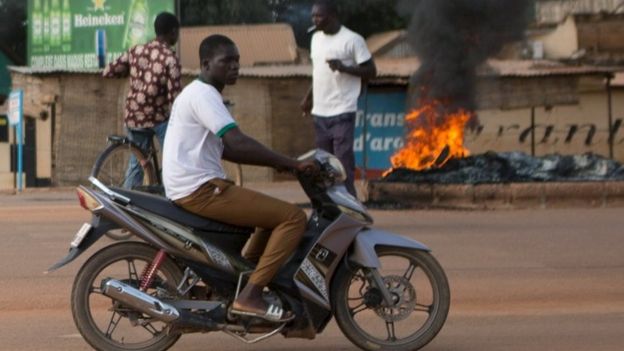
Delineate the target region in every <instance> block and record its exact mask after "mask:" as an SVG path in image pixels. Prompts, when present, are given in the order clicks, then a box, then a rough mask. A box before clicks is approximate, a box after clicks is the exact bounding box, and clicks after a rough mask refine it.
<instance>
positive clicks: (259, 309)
mask: <svg viewBox="0 0 624 351" xmlns="http://www.w3.org/2000/svg"><path fill="white" fill-rule="evenodd" d="M199 58H200V65H201V73H200V76H199V78H198V79H196V80H195V81H193V82H192V83H190V84H189V85H188V86H187V87H186V88H185V89H184V90H183V91H182V92H181V93H180V95H179V96H178V98H177V99H176V100H175V102H174V104H173V108H172V112H171V117H170V122H169V129H168V132H167V136H166V138H165V143H164V148H163V183H164V186H165V192H166V196H167V197H168V198H169V199H170V200H172V201H173V202H174V203H175V204H176V205H178V206H180V207H182V208H184V209H185V210H187V211H189V212H192V213H195V214H197V215H200V216H203V217H207V218H211V219H215V220H218V221H221V222H224V223H227V224H231V225H236V226H241V227H253V228H256V232H255V233H254V235H252V237H251V239H250V242H249V243H248V245H247V249H246V250H245V252H244V254H243V256H244V257H245V258H246V259H248V260H250V261H252V262H257V266H256V268H255V270H254V272H253V273H252V274H251V275H250V276H249V280H248V282H247V284H246V285H245V287H244V288H243V289H242V290H241V291H240V293H239V295H238V297H237V299H236V301H235V302H234V303H233V305H232V309H231V310H230V313H232V314H238V315H244V316H252V317H259V318H263V319H266V320H268V321H272V322H283V321H287V320H290V319H292V318H293V317H294V316H292V315H291V314H290V313H288V312H285V311H284V310H282V308H281V307H280V306H277V305H269V304H267V302H265V301H264V299H263V298H262V291H263V288H264V287H265V286H266V285H267V284H268V283H269V282H270V281H271V279H272V278H273V277H274V276H275V275H276V273H277V272H278V270H279V268H280V267H281V265H282V264H283V263H284V262H285V261H286V259H287V258H288V257H289V255H290V254H291V253H292V252H293V251H295V249H296V247H297V245H298V244H299V242H300V240H301V237H302V235H303V232H304V230H305V226H306V221H307V218H306V215H305V213H304V212H303V211H302V210H301V209H300V208H298V207H297V206H295V205H293V204H290V203H287V202H284V201H282V200H279V199H275V198H273V197H270V196H267V195H264V194H262V193H258V192H255V191H252V190H249V189H245V188H242V187H239V186H236V185H234V184H233V183H232V182H230V181H228V180H226V179H225V178H226V176H225V172H224V169H223V165H222V163H221V159H222V158H223V159H225V160H228V161H231V162H235V163H242V164H250V165H260V166H269V167H274V168H276V169H278V170H280V171H297V172H314V171H316V170H317V169H318V167H317V165H316V164H315V163H314V162H313V161H309V160H308V161H298V160H295V159H292V158H289V157H286V156H284V155H281V154H278V153H276V152H273V151H271V150H270V149H268V148H267V147H265V146H264V145H262V144H260V143H259V142H258V141H256V140H255V139H253V138H251V137H249V136H247V135H245V134H244V133H243V132H241V130H240V129H239V128H238V126H237V124H236V122H235V121H234V119H233V117H232V116H231V115H230V113H229V111H228V109H227V108H226V106H225V104H224V103H223V97H222V95H221V93H222V91H223V89H224V88H225V86H226V85H232V84H235V83H236V80H237V78H238V70H239V67H240V65H239V58H240V56H239V52H238V49H237V47H236V45H235V43H234V42H233V41H232V40H231V39H229V38H227V37H225V36H223V35H211V36H209V37H207V38H205V39H204V40H203V41H202V43H201V45H200V49H199Z"/></svg>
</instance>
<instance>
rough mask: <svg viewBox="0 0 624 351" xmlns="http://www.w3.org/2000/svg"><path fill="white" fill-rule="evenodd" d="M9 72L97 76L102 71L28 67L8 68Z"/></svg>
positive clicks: (95, 69) (94, 69)
mask: <svg viewBox="0 0 624 351" xmlns="http://www.w3.org/2000/svg"><path fill="white" fill-rule="evenodd" d="M8 68H9V70H11V71H13V72H18V73H22V74H57V73H80V74H96V73H97V74H99V73H101V72H102V71H103V69H101V68H81V69H74V68H69V69H68V68H53V67H28V66H8Z"/></svg>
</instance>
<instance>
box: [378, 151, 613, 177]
mask: <svg viewBox="0 0 624 351" xmlns="http://www.w3.org/2000/svg"><path fill="white" fill-rule="evenodd" d="M603 180H624V166H622V165H621V164H619V163H617V162H615V161H613V160H610V159H607V158H604V157H601V156H598V155H594V154H584V155H569V156H564V155H557V154H552V155H546V156H544V157H532V156H530V155H527V154H525V153H522V152H503V153H496V152H487V153H484V154H480V155H474V156H469V157H465V158H458V159H451V160H449V161H448V162H447V163H446V164H444V166H442V167H441V168H433V169H428V170H422V171H415V170H411V169H405V168H398V169H393V170H392V171H391V172H390V173H388V174H387V175H386V176H385V177H383V178H382V179H380V180H379V181H381V182H407V183H436V184H488V183H514V182H516V183H522V182H555V181H556V182H562V181H563V182H568V181H603Z"/></svg>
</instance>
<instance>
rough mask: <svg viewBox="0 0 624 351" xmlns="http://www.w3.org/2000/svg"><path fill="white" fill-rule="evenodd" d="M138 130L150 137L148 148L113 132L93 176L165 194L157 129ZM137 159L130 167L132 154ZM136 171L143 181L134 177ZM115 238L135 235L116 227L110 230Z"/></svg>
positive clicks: (109, 184) (136, 131) (127, 186)
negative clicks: (155, 140)
mask: <svg viewBox="0 0 624 351" xmlns="http://www.w3.org/2000/svg"><path fill="white" fill-rule="evenodd" d="M134 132H135V133H145V136H146V137H147V140H148V147H147V150H144V149H142V148H141V147H140V146H139V145H137V144H135V143H134V142H133V141H131V140H130V139H129V138H128V137H127V136H123V135H109V136H108V138H107V144H108V145H107V147H106V148H105V149H104V150H103V151H102V152H101V153H100V155H99V156H98V157H97V159H96V160H95V163H94V165H93V168H92V170H91V176H92V177H94V178H97V179H98V180H99V181H100V182H102V183H104V184H105V185H108V186H113V187H118V188H125V189H132V190H137V191H144V192H149V193H153V194H157V195H162V196H164V194H165V191H164V187H163V185H162V177H161V171H160V164H159V161H158V150H157V149H156V147H155V145H154V134H155V133H154V131H153V130H152V129H144V130H134ZM131 156H134V157H135V158H136V159H137V162H136V163H135V167H134V168H129V160H130V157H131ZM136 172H139V173H138V174H141V173H142V176H140V175H139V177H137V179H138V178H141V179H140V184H139V183H138V182H137V181H136V180H137V179H134V181H132V180H130V179H129V177H131V176H132V175H133V174H135V173H136ZM106 235H107V236H108V237H109V238H111V239H113V240H127V239H129V238H130V237H131V236H132V234H131V233H130V232H128V231H121V230H113V231H109V232H107V233H106Z"/></svg>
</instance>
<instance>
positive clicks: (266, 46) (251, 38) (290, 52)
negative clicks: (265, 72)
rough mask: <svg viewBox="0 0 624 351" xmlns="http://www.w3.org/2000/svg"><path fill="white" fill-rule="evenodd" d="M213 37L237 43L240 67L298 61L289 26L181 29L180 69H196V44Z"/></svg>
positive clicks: (197, 56) (197, 48) (268, 25)
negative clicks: (221, 36) (219, 35)
mask: <svg viewBox="0 0 624 351" xmlns="http://www.w3.org/2000/svg"><path fill="white" fill-rule="evenodd" d="M212 34H222V35H225V36H227V37H229V38H230V39H232V40H233V41H234V42H235V43H236V46H238V50H239V52H240V55H241V58H240V63H241V66H254V65H258V64H275V63H281V64H285V63H295V62H296V60H297V42H296V41H295V34H294V33H293V30H292V27H291V26H290V25H289V24H285V23H275V24H258V25H238V26H204V27H182V28H180V61H181V64H182V67H184V68H189V69H199V44H200V43H201V41H202V40H204V38H206V37H207V36H209V35H212Z"/></svg>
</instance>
